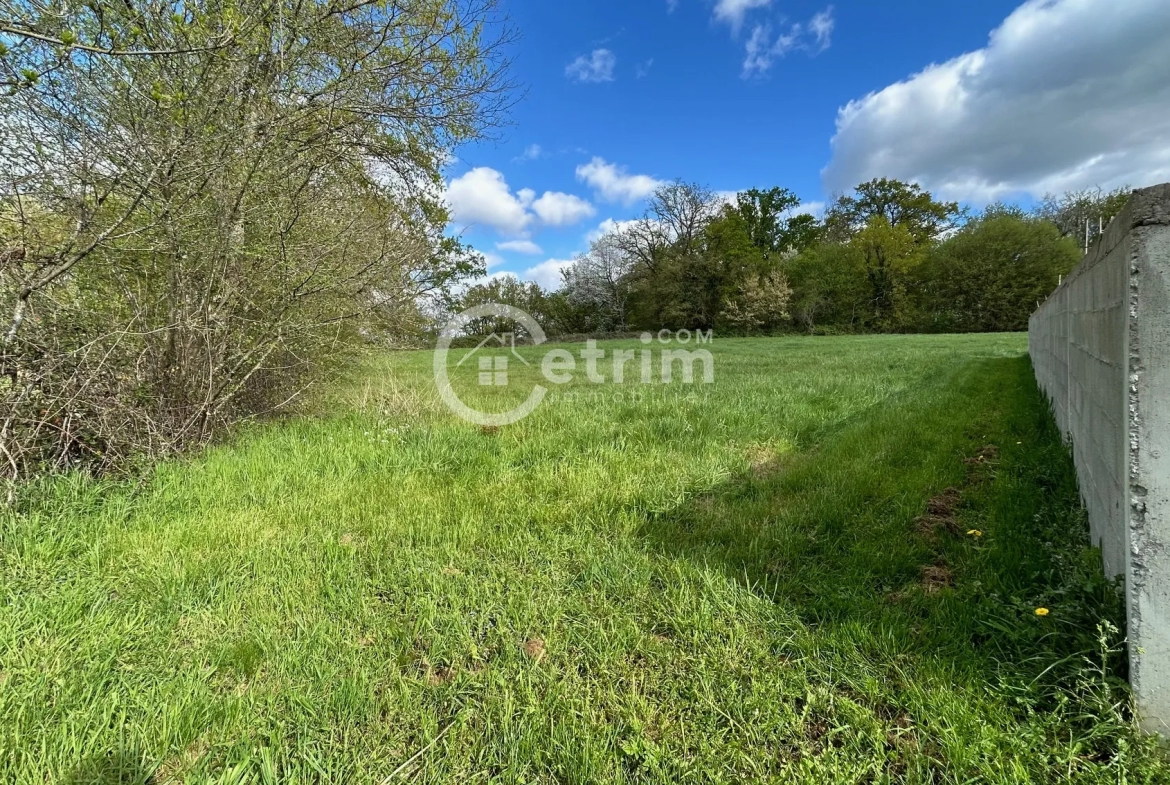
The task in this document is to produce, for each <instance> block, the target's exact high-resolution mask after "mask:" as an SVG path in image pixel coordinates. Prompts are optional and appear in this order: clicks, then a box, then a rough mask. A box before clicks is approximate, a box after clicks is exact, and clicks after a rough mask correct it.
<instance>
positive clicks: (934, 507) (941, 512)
mask: <svg viewBox="0 0 1170 785" xmlns="http://www.w3.org/2000/svg"><path fill="white" fill-rule="evenodd" d="M962 501H963V492H962V491H960V490H959V489H958V488H947V489H946V490H945V491H943V492H942V493H940V494H939V495H938V496H935V497H934V498H932V499H931V500H930V501H928V502H927V503H926V514H925V515H921V516H919V517H918V519H917V520H915V522H914V523H915V529H916V530H917V531H918V533H919V534H925V535H928V536H934V535H936V534H938V532H939V531H941V530H945V531H948V532H950V533H951V534H958V533H959V522H958V521H957V520H956V519H955V511H956V510H957V509H958V508H959V505H960V504H961V503H962Z"/></svg>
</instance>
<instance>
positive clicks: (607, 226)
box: [585, 218, 637, 244]
mask: <svg viewBox="0 0 1170 785" xmlns="http://www.w3.org/2000/svg"><path fill="white" fill-rule="evenodd" d="M635 223H637V221H615V220H614V219H612V218H606V219H605V220H604V221H602V222H601V223H600V224H598V225H597V228H596V229H591V230H590V231H589V233H588V234H586V235H585V241H586V242H588V243H590V244H593V243H595V242H597V241H598V240H600V239H601V238H602V237H605V236H606V235H607V234H614V233H616V232H622V231H625V230H626V229H627V228H629V227H631V226H633V225H634V224H635Z"/></svg>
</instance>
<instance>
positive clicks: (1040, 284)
mask: <svg viewBox="0 0 1170 785" xmlns="http://www.w3.org/2000/svg"><path fill="white" fill-rule="evenodd" d="M1079 258H1080V251H1079V250H1078V248H1077V244H1076V241H1074V240H1072V239H1070V238H1067V237H1062V236H1061V233H1060V230H1059V229H1058V228H1057V227H1056V226H1055V225H1054V224H1052V223H1051V222H1049V221H1046V220H1042V219H1037V218H1033V217H1030V216H1027V215H1025V214H1024V213H1023V212H1022V211H1020V210H1018V209H1014V208H1005V207H1003V206H1001V205H993V206H992V207H990V208H988V209H987V211H985V212H984V214H983V215H982V216H980V217H979V218H977V219H975V220H972V221H970V222H969V223H968V224H967V225H966V226H964V227H963V228H962V229H961V230H959V231H958V232H956V233H955V234H954V235H953V236H952V237H950V238H948V239H947V240H946V241H944V242H943V243H941V244H939V245H938V246H937V247H936V248H934V249H932V250H931V252H930V253H929V254H928V256H927V259H926V261H925V262H924V263H923V264H922V266H921V267H919V268H918V269H917V270H915V271H914V284H915V288H916V290H917V292H918V306H919V310H920V320H921V321H920V325H921V327H922V329H926V330H931V331H945V332H985V331H993V332H1006V331H1013V330H1024V329H1027V326H1028V318H1029V316H1030V315H1031V314H1032V312H1033V311H1034V310H1035V309H1036V306H1037V303H1039V302H1041V301H1043V300H1044V299H1045V298H1046V297H1047V296H1048V295H1049V294H1050V293H1051V292H1052V290H1053V289H1055V288H1056V286H1057V284H1058V282H1059V279H1060V277H1061V276H1062V275H1067V274H1068V273H1069V272H1070V271H1071V270H1072V269H1073V267H1075V266H1076V264H1077V261H1078V259H1079Z"/></svg>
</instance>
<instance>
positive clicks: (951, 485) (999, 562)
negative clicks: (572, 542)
mask: <svg viewBox="0 0 1170 785" xmlns="http://www.w3.org/2000/svg"><path fill="white" fill-rule="evenodd" d="M641 534H642V536H644V537H645V538H646V540H648V541H649V542H650V543H651V544H652V545H653V546H654V547H655V548H657V549H659V550H661V551H662V552H665V553H668V554H671V555H675V556H683V557H687V558H691V559H695V560H698V561H700V562H702V563H704V564H707V565H721V566H722V567H723V568H724V569H725V570H726V572H727V573H728V575H729V576H732V577H734V578H735V579H738V580H740V581H743V582H745V583H746V584H748V585H749V586H750V587H751V588H752V589H753V591H755V592H757V593H759V594H761V595H764V596H767V597H769V598H771V599H773V600H774V601H775V602H777V603H780V604H783V605H784V606H787V607H788V608H790V609H791V610H792V611H793V612H794V613H796V614H797V615H798V616H799V617H800V618H801V619H802V620H803V621H804V622H805V623H806V624H807V625H808V626H809V627H810V628H812V629H813V630H815V631H816V632H817V634H824V635H832V634H833V631H834V630H838V631H839V630H844V629H847V630H848V631H849V632H848V633H847V635H846V637H845V638H844V639H838V640H837V643H838V644H840V643H843V642H844V643H848V642H849V640H850V637H849V636H852V638H853V639H854V640H853V643H854V644H855V645H856V646H858V647H860V648H863V649H865V648H870V647H873V646H876V647H877V648H878V649H880V650H881V651H882V652H883V655H882V656H883V657H887V656H888V657H898V656H903V655H904V656H907V657H911V658H917V659H922V658H930V657H934V658H938V659H941V660H944V661H947V662H948V663H950V664H951V665H952V666H957V667H959V668H961V669H964V670H967V671H968V672H969V673H971V674H972V675H973V676H976V677H979V676H980V675H982V676H983V677H986V678H987V679H991V678H992V674H993V673H994V674H997V675H998V676H1003V674H1004V672H1005V668H1006V669H1007V670H1008V671H1009V672H1012V673H1014V674H1015V675H1017V676H1019V677H1020V678H1023V679H1036V678H1038V677H1041V676H1042V677H1043V680H1047V681H1050V682H1052V683H1059V682H1060V680H1061V679H1067V678H1069V677H1070V672H1069V671H1068V668H1075V667H1077V666H1078V665H1081V664H1083V661H1082V660H1081V658H1080V657H1078V656H1077V655H1078V654H1079V653H1082V652H1087V651H1093V650H1096V649H1097V648H1099V641H1098V624H1099V623H1100V622H1101V621H1107V622H1109V623H1111V624H1113V625H1115V626H1116V627H1118V628H1121V627H1122V626H1123V621H1124V612H1123V608H1122V605H1121V601H1120V597H1119V592H1118V585H1117V584H1116V583H1114V582H1111V581H1107V580H1106V579H1105V578H1104V576H1103V574H1102V572H1101V568H1100V557H1099V554H1098V553H1097V551H1096V550H1095V549H1093V548H1090V547H1088V528H1087V521H1086V518H1085V516H1084V513H1083V511H1082V509H1081V504H1080V500H1079V496H1078V492H1077V484H1076V475H1075V470H1074V468H1073V466H1072V462H1071V459H1070V456H1069V452H1068V450H1067V448H1066V447H1065V445H1064V444H1063V443H1062V440H1061V438H1060V434H1059V433H1058V431H1057V429H1056V427H1055V425H1054V423H1053V421H1052V417H1051V415H1050V412H1049V409H1048V406H1047V403H1046V402H1045V401H1044V399H1043V398H1042V396H1041V394H1040V392H1039V391H1038V389H1037V387H1036V384H1035V382H1034V379H1033V375H1032V368H1031V364H1030V362H1029V360H1028V359H1027V358H1026V357H1024V358H1018V359H980V360H975V361H972V362H971V363H970V364H968V365H966V366H964V367H962V368H961V369H960V370H958V371H956V372H955V374H954V375H952V376H949V377H947V378H937V379H933V380H931V381H930V382H928V383H927V384H926V385H924V386H923V387H920V388H917V389H914V390H910V391H908V392H907V393H905V394H903V395H901V396H899V397H897V398H895V399H893V400H891V401H888V402H887V403H885V404H884V405H883V406H881V407H880V408H879V409H877V410H871V411H869V412H866V413H865V414H864V415H863V416H862V417H858V418H855V419H854V420H852V421H850V422H847V423H845V424H843V425H842V426H841V427H839V428H838V429H836V430H835V431H833V432H832V433H827V434H825V435H824V438H823V439H822V441H821V442H820V443H819V444H818V445H816V446H815V447H814V448H813V449H812V450H809V451H806V452H803V453H797V454H790V455H774V456H769V457H767V458H766V459H763V460H758V461H757V465H756V466H754V467H753V469H752V470H748V471H745V472H744V473H743V474H742V475H741V476H739V477H738V478H736V479H735V480H733V481H731V482H729V483H727V484H725V485H724V486H722V487H720V488H718V489H716V490H715V491H714V492H712V493H710V494H707V495H704V496H702V497H700V498H695V499H691V500H690V501H689V502H688V503H687V504H685V505H684V506H681V507H678V508H676V509H674V510H671V511H669V512H667V513H664V514H660V515H658V516H656V517H654V518H653V519H651V520H650V521H648V522H647V524H646V525H645V526H644V527H643V529H642V531H641ZM1038 608H1046V609H1047V610H1048V615H1047V616H1038V615H1037V614H1036V609H1038ZM1123 635H1124V631H1123V630H1119V632H1118V633H1117V634H1116V635H1115V636H1113V637H1114V638H1115V640H1118V641H1119V640H1121V638H1122V637H1123ZM1066 665H1067V668H1066V667H1065V666H1066ZM1110 668H1111V670H1112V673H1113V675H1114V676H1117V677H1120V676H1123V675H1124V671H1125V661H1124V657H1123V656H1121V655H1120V654H1118V653H1115V654H1114V655H1113V656H1112V659H1111V662H1110Z"/></svg>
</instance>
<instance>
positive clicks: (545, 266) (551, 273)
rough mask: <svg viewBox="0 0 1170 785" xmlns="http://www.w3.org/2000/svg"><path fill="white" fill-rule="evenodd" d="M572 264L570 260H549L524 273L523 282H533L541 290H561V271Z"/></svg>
mask: <svg viewBox="0 0 1170 785" xmlns="http://www.w3.org/2000/svg"><path fill="white" fill-rule="evenodd" d="M572 264H573V260H572V259H549V260H548V261H544V262H541V263H540V264H538V265H536V266H535V267H529V268H528V269H527V270H525V271H524V278H525V280H529V281H535V282H536V283H538V284H540V287H541V288H542V289H550V290H555V289H560V288H561V270H564V269H565V268H566V267H569V266H570V265H572Z"/></svg>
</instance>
